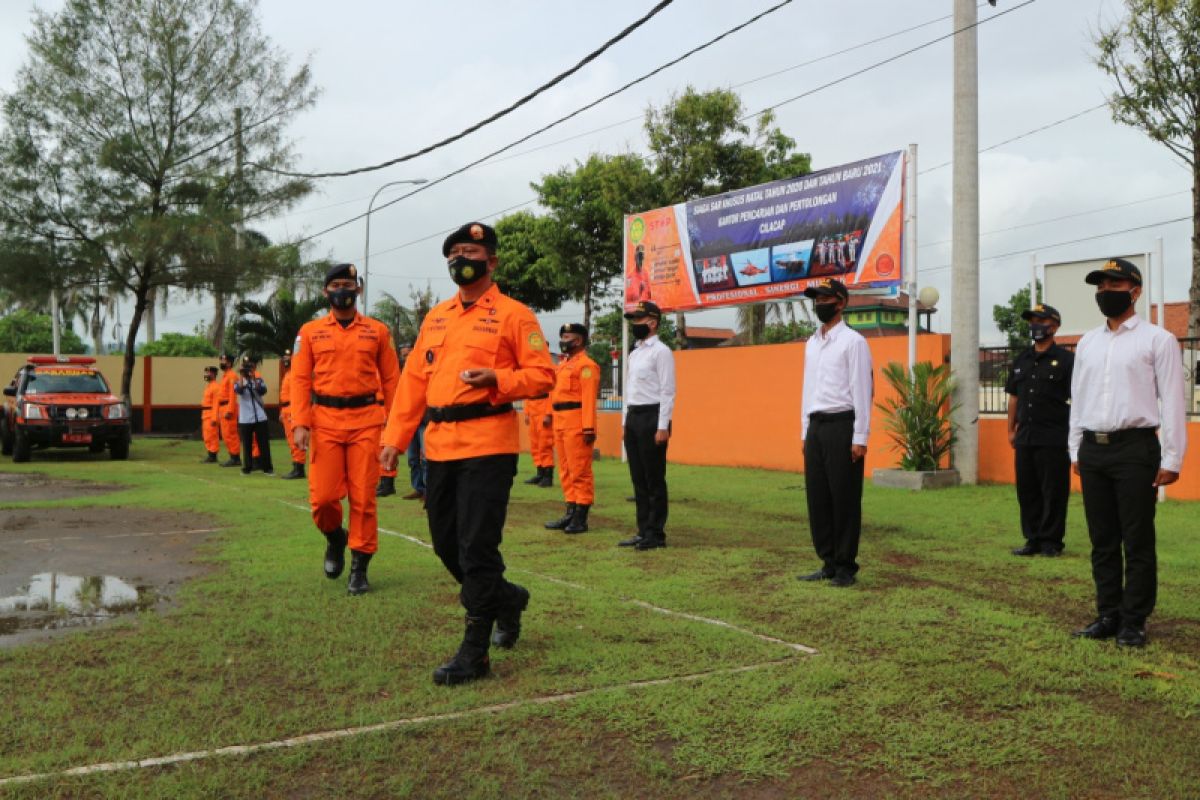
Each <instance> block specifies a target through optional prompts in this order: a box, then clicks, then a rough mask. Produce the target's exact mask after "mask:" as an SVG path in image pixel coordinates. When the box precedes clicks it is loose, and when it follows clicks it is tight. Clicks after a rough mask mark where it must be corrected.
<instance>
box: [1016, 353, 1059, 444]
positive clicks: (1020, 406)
mask: <svg viewBox="0 0 1200 800" xmlns="http://www.w3.org/2000/svg"><path fill="white" fill-rule="evenodd" d="M1074 366H1075V354H1074V353H1072V352H1071V351H1070V350H1067V349H1066V348H1063V347H1060V346H1058V345H1056V344H1055V345H1051V346H1050V348H1049V349H1048V350H1046V352H1044V353H1039V352H1038V351H1037V350H1036V349H1034V348H1033V347H1032V346H1031V347H1029V348H1027V349H1026V350H1024V351H1023V352H1022V353H1021V354H1020V355H1019V356H1017V357H1016V359H1015V360H1014V361H1013V364H1012V371H1011V372H1010V373H1009V376H1008V383H1007V384H1005V386H1004V391H1006V392H1008V393H1009V394H1010V395H1012V396H1014V397H1016V398H1017V437H1016V441H1015V444H1017V445H1028V446H1035V447H1066V446H1067V431H1068V429H1069V427H1070V419H1071V370H1072V368H1073V367H1074Z"/></svg>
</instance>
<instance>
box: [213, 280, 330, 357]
mask: <svg viewBox="0 0 1200 800" xmlns="http://www.w3.org/2000/svg"><path fill="white" fill-rule="evenodd" d="M327 306H328V302H327V301H326V300H325V298H323V297H321V298H316V297H314V298H312V299H310V300H296V299H294V298H293V297H292V296H291V295H290V294H289V293H287V292H282V291H279V292H276V293H275V294H274V295H272V296H271V299H270V300H268V301H267V302H265V303H262V302H259V301H257V300H243V301H242V302H240V303H238V304H237V312H238V315H239V316H238V319H237V322H235V323H234V325H233V329H234V333H235V335H236V337H237V338H236V339H235V342H236V346H235V347H234V348H233V350H232V352H243V353H254V354H255V355H258V356H268V355H270V356H282V355H283V351H284V350H290V349H291V347H292V345H293V344H294V343H295V341H296V334H297V333H299V332H300V326H301V325H303V324H304V323H306V322H308V321H309V320H311V319H312V318H313V317H315V316H316V315H317V313H318V312H319V311H321V309H323V308H326V307H327Z"/></svg>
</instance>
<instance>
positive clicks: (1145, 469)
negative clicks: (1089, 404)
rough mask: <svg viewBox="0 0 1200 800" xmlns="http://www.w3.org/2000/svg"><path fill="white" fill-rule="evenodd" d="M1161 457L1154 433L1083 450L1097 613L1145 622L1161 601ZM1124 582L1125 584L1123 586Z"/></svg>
mask: <svg viewBox="0 0 1200 800" xmlns="http://www.w3.org/2000/svg"><path fill="white" fill-rule="evenodd" d="M1161 458H1162V451H1161V446H1160V445H1159V442H1158V437H1157V436H1155V434H1154V431H1153V430H1146V431H1137V432H1133V433H1131V434H1125V435H1124V436H1123V438H1121V439H1120V440H1119V441H1115V442H1112V443H1110V444H1096V443H1095V442H1092V441H1089V440H1088V439H1087V438H1086V437H1085V438H1084V440H1083V442H1081V443H1080V445H1079V478H1080V481H1081V483H1082V484H1083V510H1084V513H1085V514H1086V516H1087V524H1088V536H1089V537H1090V538H1091V540H1092V579H1093V580H1094V581H1095V582H1096V610H1097V611H1098V612H1099V614H1100V615H1101V616H1108V615H1115V614H1119V615H1120V616H1121V618H1122V619H1125V620H1128V621H1130V622H1133V623H1135V624H1136V623H1140V622H1144V621H1145V619H1146V617H1148V616H1150V612H1152V611H1153V610H1154V602H1155V600H1156V599H1157V596H1158V556H1157V554H1156V552H1155V549H1154V512H1155V510H1156V505H1157V503H1158V490H1157V489H1155V488H1154V479H1155V478H1156V477H1157V476H1158V467H1159V463H1160V460H1161ZM1122 578H1123V579H1124V581H1123V582H1122Z"/></svg>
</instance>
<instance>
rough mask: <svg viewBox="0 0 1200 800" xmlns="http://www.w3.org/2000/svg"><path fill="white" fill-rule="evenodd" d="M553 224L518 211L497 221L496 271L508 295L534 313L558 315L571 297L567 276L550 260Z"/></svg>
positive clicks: (497, 280)
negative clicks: (560, 308)
mask: <svg viewBox="0 0 1200 800" xmlns="http://www.w3.org/2000/svg"><path fill="white" fill-rule="evenodd" d="M553 224H554V222H553V220H552V219H551V218H549V217H539V216H537V215H536V214H533V213H532V212H529V211H518V212H516V213H515V214H509V215H508V216H506V217H501V218H500V219H498V220H497V221H496V236H497V237H498V238H499V240H500V245H499V248H498V249H497V250H496V255H497V256H498V257H499V260H500V265H499V266H498V267H496V272H495V275H494V278H495V281H496V283H498V284H499V285H500V290H501V291H503V292H504V293H505V294H506V295H508V296H509V297H512V298H514V299H516V300H520V301H521V302H522V303H524V304H525V305H527V306H529V307H530V308H532V309H533V310H534V311H554V310H555V309H557V308H559V307H561V306H562V304H563V302H564V301H565V300H567V299H568V298H569V297H570V295H571V292H570V291H569V290H568V289H567V286H566V282H565V280H564V276H563V275H562V274H561V273H559V272H558V271H556V270H555V263H554V261H553V260H552V259H550V258H549V257H547V250H548V247H549V240H550V234H551V231H550V226H552V225H553Z"/></svg>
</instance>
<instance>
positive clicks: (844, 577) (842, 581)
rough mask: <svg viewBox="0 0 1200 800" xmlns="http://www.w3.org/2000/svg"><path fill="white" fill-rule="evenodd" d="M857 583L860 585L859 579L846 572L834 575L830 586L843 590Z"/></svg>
mask: <svg viewBox="0 0 1200 800" xmlns="http://www.w3.org/2000/svg"><path fill="white" fill-rule="evenodd" d="M856 583H858V578H856V577H854V576H853V575H850V574H848V573H845V572H843V573H840V574H838V575H834V576H833V578H831V579H830V581H829V585H830V586H837V587H838V588H841V589H844V588H846V587H847V586H853V585H854V584H856Z"/></svg>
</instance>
